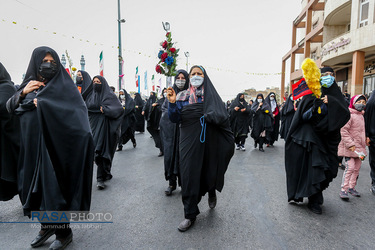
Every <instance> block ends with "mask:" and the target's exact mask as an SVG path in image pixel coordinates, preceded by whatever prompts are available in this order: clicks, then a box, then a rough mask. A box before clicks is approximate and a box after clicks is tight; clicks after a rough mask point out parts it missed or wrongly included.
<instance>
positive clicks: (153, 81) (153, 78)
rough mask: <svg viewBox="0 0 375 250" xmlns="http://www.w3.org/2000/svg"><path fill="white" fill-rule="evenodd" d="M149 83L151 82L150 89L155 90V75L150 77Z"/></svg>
mask: <svg viewBox="0 0 375 250" xmlns="http://www.w3.org/2000/svg"><path fill="white" fill-rule="evenodd" d="M151 83H152V91H155V77H154V75H152V77H151Z"/></svg>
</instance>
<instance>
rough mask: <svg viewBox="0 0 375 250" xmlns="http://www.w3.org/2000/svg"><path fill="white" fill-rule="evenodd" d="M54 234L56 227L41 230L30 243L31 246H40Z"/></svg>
mask: <svg viewBox="0 0 375 250" xmlns="http://www.w3.org/2000/svg"><path fill="white" fill-rule="evenodd" d="M41 232H42V233H41ZM53 234H55V229H47V230H40V231H39V234H38V235H37V236H36V237H35V239H34V240H33V241H32V242H31V244H30V245H31V247H39V246H41V245H42V244H43V243H44V242H45V241H46V240H48V239H49V237H51V236H52V235H53Z"/></svg>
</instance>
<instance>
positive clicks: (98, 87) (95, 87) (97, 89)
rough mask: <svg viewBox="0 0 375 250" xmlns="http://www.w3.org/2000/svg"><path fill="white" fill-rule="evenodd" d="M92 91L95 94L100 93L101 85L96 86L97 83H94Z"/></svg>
mask: <svg viewBox="0 0 375 250" xmlns="http://www.w3.org/2000/svg"><path fill="white" fill-rule="evenodd" d="M94 90H95V91H96V92H101V91H102V85H101V84H97V83H95V84H94Z"/></svg>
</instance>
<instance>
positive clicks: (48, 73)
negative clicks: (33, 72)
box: [39, 62, 57, 80]
mask: <svg viewBox="0 0 375 250" xmlns="http://www.w3.org/2000/svg"><path fill="white" fill-rule="evenodd" d="M56 73H57V65H56V64H55V63H50V62H44V63H42V64H41V65H40V67H39V74H40V75H41V76H42V77H43V78H45V79H46V80H51V79H52V78H53V77H54V76H55V75H56Z"/></svg>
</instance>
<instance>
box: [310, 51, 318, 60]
mask: <svg viewBox="0 0 375 250" xmlns="http://www.w3.org/2000/svg"><path fill="white" fill-rule="evenodd" d="M310 58H311V59H313V60H314V61H315V60H316V59H317V58H316V50H314V51H313V52H311V55H310Z"/></svg>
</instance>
